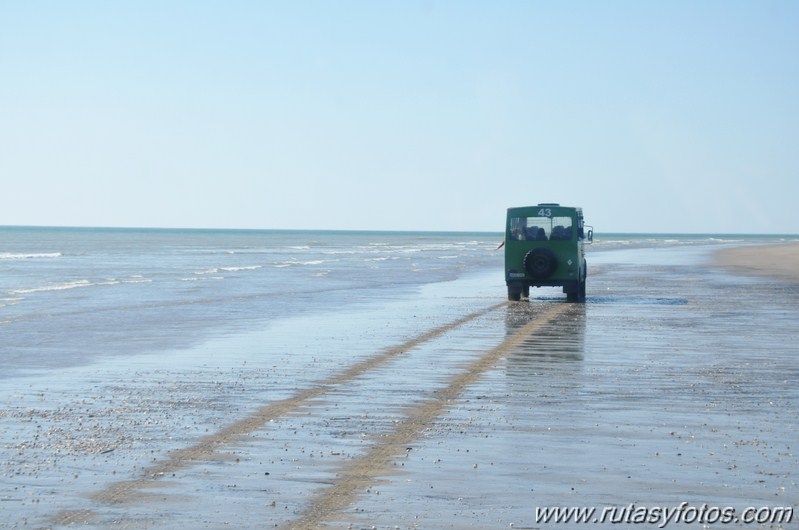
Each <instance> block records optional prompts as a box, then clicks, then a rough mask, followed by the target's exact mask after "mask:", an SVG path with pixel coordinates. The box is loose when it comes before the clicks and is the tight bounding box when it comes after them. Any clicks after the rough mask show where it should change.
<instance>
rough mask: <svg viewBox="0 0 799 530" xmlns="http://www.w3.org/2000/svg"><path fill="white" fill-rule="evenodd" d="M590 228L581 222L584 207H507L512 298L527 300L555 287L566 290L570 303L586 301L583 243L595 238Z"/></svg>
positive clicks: (507, 264)
mask: <svg viewBox="0 0 799 530" xmlns="http://www.w3.org/2000/svg"><path fill="white" fill-rule="evenodd" d="M590 228H591V227H586V226H585V225H584V223H583V211H582V209H581V208H574V207H570V206H561V205H559V204H555V203H541V204H538V205H536V206H521V207H517V208H508V216H507V220H506V223H505V283H506V284H507V286H508V300H514V301H518V300H520V299H521V298H522V297H525V298H526V297H529V295H530V287H543V286H555V287H563V292H564V293H566V297H567V300H568V301H570V302H582V301H584V300H585V283H586V277H587V275H588V266H587V264H586V261H585V249H584V247H583V245H584V244H585V243H590V242H591V241H592V239H593V230H592V229H590ZM586 229H588V230H586Z"/></svg>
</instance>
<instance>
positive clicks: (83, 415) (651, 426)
mask: <svg viewBox="0 0 799 530" xmlns="http://www.w3.org/2000/svg"><path fill="white" fill-rule="evenodd" d="M703 252H704V251H702V250H701V249H700V250H697V249H691V250H690V252H689V251H685V252H683V253H682V254H680V253H679V252H678V253H677V254H678V255H676V256H675V255H672V254H668V253H660V254H658V256H668V258H665V257H664V258H663V259H661V258H660V257H658V259H653V255H652V253H651V252H650V251H648V250H645V249H644V250H642V251H641V252H638V253H636V251H633V250H625V251H618V252H606V253H602V254H601V255H596V256H595V257H594V258H592V256H589V266H590V267H591V269H590V274H591V275H590V276H589V283H588V299H587V302H586V303H585V304H567V303H565V301H564V297H563V295H562V294H560V293H559V292H558V290H556V289H540V290H537V289H534V290H533V291H532V292H531V295H533V297H534V298H533V299H531V300H529V301H522V302H519V303H507V302H505V301H504V294H505V292H504V290H505V287H504V285H503V284H502V280H501V274H497V275H492V276H487V275H482V276H475V277H468V278H465V279H461V280H458V281H454V282H446V283H442V284H437V285H434V286H430V287H427V288H424V289H421V290H419V292H416V293H414V295H413V296H408V297H405V298H394V299H392V300H391V301H390V302H389V303H387V304H384V305H382V306H381V305H380V303H379V301H375V302H374V304H373V305H371V306H370V305H369V304H367V305H366V306H365V307H362V308H360V309H359V310H358V311H351V312H345V311H342V312H339V313H337V314H334V315H327V316H323V315H315V316H312V317H311V316H307V317H301V318H297V319H286V320H285V321H280V322H277V323H274V324H273V325H270V326H269V327H268V328H267V329H264V330H258V331H253V332H252V333H250V334H240V335H236V336H231V337H222V338H219V339H215V340H214V341H210V342H207V343H205V344H204V345H203V346H198V347H197V348H194V349H193V350H191V351H183V352H173V353H171V354H168V355H167V354H165V355H164V356H161V357H160V358H154V357H152V356H151V357H140V358H136V359H133V360H130V361H129V362H127V363H126V362H125V360H120V359H118V358H115V359H111V360H109V361H108V363H109V364H106V365H98V366H95V367H93V368H91V369H89V368H85V367H84V368H80V369H76V370H78V372H80V374H77V373H76V374H73V375H76V377H73V378H70V384H71V385H72V386H71V387H70V388H72V390H71V391H66V390H65V389H64V388H62V387H61V386H58V385H57V384H52V383H50V384H49V386H48V387H46V388H45V386H43V385H45V382H44V381H42V380H39V379H36V378H29V379H27V380H22V379H20V380H19V381H22V382H19V383H18V386H17V387H15V388H9V387H6V388H5V389H4V390H3V392H2V396H3V401H4V404H5V407H4V410H5V412H4V413H3V414H4V415H3V416H2V417H1V418H0V420H2V424H3V425H4V427H8V429H6V430H5V434H4V435H3V441H2V446H0V449H1V450H2V452H3V458H2V461H3V462H2V465H3V468H2V474H3V476H4V482H3V486H2V487H0V501H2V504H0V509H1V510H2V512H3V514H4V519H5V521H10V522H11V523H10V525H9V527H12V528H14V527H23V526H25V525H26V524H27V525H28V526H33V527H37V526H51V525H55V526H56V527H58V526H63V525H67V524H77V525H80V526H83V527H88V528H113V527H122V528H130V527H149V528H188V527H191V528H221V527H234V528H237V527H259V528H269V527H285V528H318V527H320V526H329V527H333V528H349V527H352V528H371V527H372V526H374V527H377V528H395V527H399V528H508V527H514V528H547V527H549V525H547V524H543V523H540V522H536V520H535V511H536V508H537V507H546V506H597V507H601V506H628V505H630V504H631V503H635V504H637V505H646V506H656V505H658V506H678V505H679V504H680V503H681V502H684V501H685V502H689V503H691V504H692V505H696V506H700V505H702V504H703V503H707V504H709V505H715V506H735V507H739V508H743V507H745V506H753V505H757V506H796V505H797V503H798V502H799V486H798V485H797V482H799V456H797V447H796V440H799V426H798V425H797V422H796V418H797V417H799V384H797V383H799V359H797V356H796V354H795V344H796V341H797V340H798V339H799V330H797V326H796V322H797V321H799V297H798V296H797V290H795V289H787V290H786V288H785V287H784V286H778V285H774V284H773V283H772V282H769V281H765V280H760V279H757V280H753V279H749V278H737V277H733V276H729V275H727V274H725V273H722V272H719V271H715V270H710V269H707V268H706V267H705V266H703V265H702V263H703V262H702V259H703V257H706V254H703ZM637 257H638V258H637ZM653 261H657V262H658V263H657V264H656V265H654V266H653V265H652V263H651V262H653ZM594 264H595V265H594ZM536 295H538V296H537V297H536ZM77 375H80V377H77ZM64 386H67V384H66V383H64ZM56 387H58V388H57V392H55V393H54V394H53V395H50V394H47V388H49V389H51V391H55V390H56ZM56 396H57V398H58V399H57V400H56ZM122 404H126V405H127V408H125V407H122ZM77 418H80V424H82V425H84V426H85V427H86V428H85V429H81V428H77V427H76V425H77V424H76V421H77ZM70 424H71V425H72V427H71V428H70V427H69V425H70ZM59 429H61V430H59ZM56 435H60V436H62V440H68V439H71V440H74V441H75V443H74V444H73V445H72V446H69V447H66V446H65V447H56V446H55V442H54V440H55V436H56ZM78 442H81V443H78ZM92 442H94V444H95V445H91V443H92ZM5 524H8V523H5ZM594 526H595V527H603V525H600V524H597V525H594ZM607 527H608V528H610V527H612V526H611V525H608V526H607ZM711 527H713V526H711ZM766 527H768V526H766ZM775 528H777V527H776V526H775Z"/></svg>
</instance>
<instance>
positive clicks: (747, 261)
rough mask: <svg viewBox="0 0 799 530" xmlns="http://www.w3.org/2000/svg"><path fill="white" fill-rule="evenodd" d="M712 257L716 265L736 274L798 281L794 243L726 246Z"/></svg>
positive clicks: (798, 255) (798, 250)
mask: <svg viewBox="0 0 799 530" xmlns="http://www.w3.org/2000/svg"><path fill="white" fill-rule="evenodd" d="M713 257H714V262H715V264H716V265H717V266H720V267H722V268H725V269H728V270H730V271H732V272H735V273H738V274H747V275H753V276H770V277H772V278H777V279H781V280H786V281H788V282H791V283H799V244H796V243H787V244H784V245H756V246H742V247H734V248H726V249H723V250H719V251H717V252H716V253H715V255H714V256H713Z"/></svg>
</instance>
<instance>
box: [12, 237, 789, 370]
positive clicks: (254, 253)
mask: <svg viewBox="0 0 799 530" xmlns="http://www.w3.org/2000/svg"><path fill="white" fill-rule="evenodd" d="M782 240H784V238H779V237H753V236H712V235H690V236H685V235H657V234H608V235H597V237H596V238H595V241H594V243H593V245H591V246H589V247H588V248H589V253H597V252H599V253H601V251H603V250H624V249H638V248H641V247H647V248H652V249H658V248H674V247H695V246H701V245H709V244H710V245H724V244H730V243H742V242H755V243H757V242H771V241H782ZM501 241H502V234H500V233H485V232H483V233H466V232H454V233H452V232H366V231H364V232H357V231H295V230H201V229H193V230H192V229H122V228H46V227H0V337H2V340H1V341H0V363H2V366H3V369H2V371H0V377H8V376H11V375H14V374H17V373H20V370H23V371H30V370H37V369H48V368H55V367H63V366H72V365H76V364H86V363H91V362H92V361H93V360H94V359H95V358H97V357H98V356H108V355H131V354H139V353H147V352H158V351H162V350H165V349H168V348H176V347H188V346H191V345H193V344H195V343H197V342H199V341H202V340H205V339H207V338H209V337H213V336H217V335H220V334H227V333H232V332H238V331H242V330H247V329H251V328H254V327H258V326H260V325H262V324H263V323H264V322H266V321H270V320H274V319H281V318H286V317H293V316H296V315H298V314H306V313H311V312H327V311H333V310H340V309H342V308H347V307H352V306H357V305H359V304H360V305H363V304H368V303H374V302H375V301H378V302H379V301H381V300H386V299H391V298H392V297H395V296H399V295H401V294H402V293H407V292H409V291H412V290H413V289H417V288H418V287H419V286H422V285H427V284H434V283H438V282H445V281H452V280H456V279H458V278H460V277H463V276H465V275H469V274H474V273H480V272H484V273H487V274H491V273H492V272H493V273H495V275H496V284H497V297H498V299H501V298H502V297H503V296H504V281H503V278H502V259H503V253H502V251H498V250H497V246H498V244H499V243H500V242H501ZM597 258H599V259H598V261H599V262H600V263H601V258H600V257H599V254H597Z"/></svg>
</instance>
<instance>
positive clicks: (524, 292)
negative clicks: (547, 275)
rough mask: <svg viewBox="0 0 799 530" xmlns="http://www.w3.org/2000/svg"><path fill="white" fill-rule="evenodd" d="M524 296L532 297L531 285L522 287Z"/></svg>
mask: <svg viewBox="0 0 799 530" xmlns="http://www.w3.org/2000/svg"><path fill="white" fill-rule="evenodd" d="M522 296H523V297H524V298H530V286H529V285H525V286H524V287H522Z"/></svg>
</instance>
